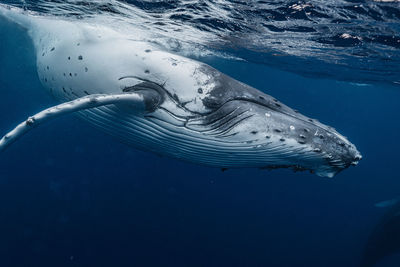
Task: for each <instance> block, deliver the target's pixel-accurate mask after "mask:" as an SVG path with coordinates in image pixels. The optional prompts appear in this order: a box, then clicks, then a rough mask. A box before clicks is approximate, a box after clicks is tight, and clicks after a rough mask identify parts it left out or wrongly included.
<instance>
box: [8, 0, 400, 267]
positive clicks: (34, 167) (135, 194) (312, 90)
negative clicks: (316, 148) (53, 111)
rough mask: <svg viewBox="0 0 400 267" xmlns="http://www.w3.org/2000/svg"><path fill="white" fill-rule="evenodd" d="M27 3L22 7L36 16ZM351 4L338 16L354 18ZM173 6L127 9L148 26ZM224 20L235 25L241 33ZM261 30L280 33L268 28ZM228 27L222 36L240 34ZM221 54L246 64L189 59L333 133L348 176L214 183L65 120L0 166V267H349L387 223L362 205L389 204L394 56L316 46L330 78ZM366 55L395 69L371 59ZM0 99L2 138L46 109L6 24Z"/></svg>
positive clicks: (235, 174) (243, 52)
mask: <svg viewBox="0 0 400 267" xmlns="http://www.w3.org/2000/svg"><path fill="white" fill-rule="evenodd" d="M7 2H9V3H13V1H7ZM15 2H16V1H15ZM27 2H28V3H25V4H26V5H27V6H28V8H32V6H33V7H34V6H35V5H34V2H33V1H32V3H30V2H29V1H27ZM54 2H57V1H54ZM100 2H101V1H100ZM109 2H110V3H113V1H109ZM352 2H354V1H348V2H347V3H348V4H349V6H350V4H351V5H352V6H354V5H357V6H358V5H359V3H358V4H357V3H356V4H354V3H352ZM152 3H153V4H152ZM154 3H155V4H154ZM177 3H178V1H164V2H147V1H135V2H131V3H130V5H132V6H135V7H136V8H140V9H141V10H142V11H144V12H148V13H149V14H154V13H157V12H158V13H163V12H167V11H168V10H170V9H172V8H173V7H174V5H177ZM204 3H208V2H206V1H205V2H204ZM211 3H212V2H211ZM232 3H234V1H232ZM363 3H364V4H365V5H366V3H369V2H363ZM289 4H290V5H291V4H295V3H289ZM289 4H287V5H289ZM302 4H307V3H306V2H304V3H302ZM317 4H318V1H316V4H315V6H317ZM374 4H375V5H378V3H377V2H374ZM238 5H239V4H238ZM331 5H332V3H331ZM385 5H386V8H387V9H390V8H392V9H393V10H394V11H393V12H392V13H393V14H394V15H392V17H391V18H390V19H392V20H396V19H399V14H400V13H399V11H398V10H399V6H398V4H396V3H394V4H393V3H392V4H391V5H392V6H390V4H385ZM171 6H172V7H171ZM112 7H113V6H112V4H110V5H108V8H109V9H111V10H112ZM328 7H329V5H328ZM328 7H324V8H328ZM175 8H176V7H175ZM183 8H185V9H186V10H190V7H188V6H184V7H183ZM231 8H232V7H231ZM330 8H332V9H333V7H332V6H330ZM33 9H34V8H33ZM103 9H104V8H103ZM320 9H322V8H320ZM332 9H331V10H332ZM356 9H357V8H356ZM34 10H35V9H34ZM46 10H47V9H46ZM193 10H198V9H196V8H195V7H194V8H193ZM277 10H279V9H277ZM315 10H319V9H317V8H316V9H315ZM315 10H311V11H310V12H316V11H315ZM324 10H325V9H324ZM348 10H350V9H349V8H348ZM368 10H373V9H368ZM105 12H110V11H107V10H106V11H105ZM200 12H204V11H203V10H200ZM248 12H250V11H248ZM264 12H265V13H263V14H264V15H263V14H262V15H263V16H266V15H265V14H267V13H268V10H265V11H264ZM282 12H283V11H282ZM338 12H339V13H340V11H338ZM370 12H372V11H370ZM396 12H397V13H396ZM250 13H251V14H253V13H254V12H253V11H251V12H250ZM283 13H284V12H283ZM328 13H329V12H327V14H328ZM240 14H245V12H242V13H240ZM329 14H330V13H329ZM396 14H397V15H396ZM116 16H118V14H117V15H116ZM249 16H250V15H249ZM260 16H261V15H260ZM320 16H321V17H322V15H320ZM346 16H348V17H350V18H351V16H350V15H349V14H347V15H346ZM371 16H373V15H371ZM376 16H378V15H376ZM284 17H285V16H284ZM286 17H287V16H286ZM236 19H237V21H236V22H235V24H234V25H242V24H241V23H240V22H241V21H242V20H241V19H240V18H239V17H237V18H236ZM353 19H355V18H353ZM388 20H389V19H388ZM189 21H190V20H189ZM270 21H272V22H275V23H276V21H279V20H278V15H276V17H274V18H270ZM217 22H218V21H217ZM220 22H221V23H222V21H220ZM272 22H271V25H272V24H273V23H272ZM384 22H385V23H388V24H390V25H392V26H391V27H392V28H391V29H392V31H393V38H392V39H395V40H397V39H396V38H398V37H396V36H398V34H397V35H396V29H397V30H398V29H399V24H398V23H397V24H396V23H395V22H393V21H390V20H389V21H385V20H384V18H382V16H381V17H380V18H378V17H377V18H375V19H374V20H373V21H372V20H371V21H369V22H368V25H371V24H372V25H375V26H376V28H378V29H381V30H382V29H383V28H384V27H383V26H382V25H383V24H384ZM182 23H184V22H182ZM190 23H197V24H199V23H203V24H200V25H197V24H196V25H197V26H203V29H202V30H203V31H206V32H207V30H208V31H210V30H209V29H208V28H207V27H209V28H211V29H218V27H219V26H218V25H220V24H212V23H211V24H210V22H205V21H202V20H195V21H190ZM340 23H343V24H345V25H346V27H348V28H352V27H351V25H348V24H346V22H339V25H340ZM373 23H375V24H373ZM184 25H187V24H184ZM234 25H232V26H229V25H228V26H220V27H228V28H229V27H232V32H234V31H235V30H236V31H237V32H242V33H243V32H244V31H242V30H241V29H236V28H235V27H234ZM385 25H386V24H385ZM353 26H354V25H353ZM358 26H359V25H358ZM178 27H179V26H178ZM270 27H272V26H270ZM282 27H283V26H282ZM337 27H340V26H337ZM354 27H355V26H354ZM301 29H303V28H301ZM364 30H365V29H364ZM310 31H311V30H310ZM327 31H328V30H327ZM305 32H306V33H307V31H305ZM316 32H317V33H318V34H321V38H322V37H324V35H322V33H321V32H320V31H316ZM246 33H247V34H249V33H248V32H246ZM257 34H258V33H257ZM351 34H352V35H354V36H355V34H353V33H351ZM374 34H375V33H374V32H373V30H370V32H369V33H367V34H366V35H368V36H370V38H372V37H371V36H373V35H374ZM383 35H384V36H386V35H388V33H385V34H383ZM247 36H248V35H247ZM332 36H336V33H332ZM332 36H331V39H332V38H333V37H332ZM264 37H265V38H266V39H268V38H269V39H271V38H273V35H272V36H268V38H267V36H264ZM279 38H281V39H284V38H283V37H282V36H281V35H280V36H279ZM307 38H308V37H307ZM313 38H314V37H313ZM379 38H380V39H379ZM379 38H378V37H377V39H379V40H381V39H382V37H379ZM294 39H299V37H296V38H294ZM333 39H334V38H333ZM339 39H340V38H339ZM342 39H343V38H342ZM343 40H347V39H346V38H345V39H343ZM343 40H339V41H343ZM357 40H358V39H357ZM363 40H366V39H365V37H364V39H363ZM371 40H372V39H371ZM242 41H243V39H242ZM292 41H293V40H292ZM226 42H228V41H227V38H224V42H223V43H217V44H216V43H213V44H212V47H213V49H215V50H217V51H218V52H221V53H227V54H230V55H233V56H234V57H240V58H242V59H246V60H236V59H234V58H233V57H220V56H215V55H213V54H207V55H205V56H202V57H201V60H202V61H203V62H206V63H208V64H210V65H212V66H213V67H215V68H217V69H218V70H220V71H222V72H224V73H226V74H229V75H230V76H232V77H234V78H236V79H238V80H240V81H242V82H245V83H247V84H249V85H251V86H254V87H255V88H258V89H260V90H263V91H264V92H266V93H268V94H270V95H272V96H274V97H276V98H278V99H280V100H281V101H282V102H284V103H285V104H287V105H288V106H290V107H293V108H296V109H298V110H300V111H301V112H302V113H303V114H306V115H308V116H311V117H316V118H318V119H319V120H320V121H322V122H324V123H326V124H328V125H333V126H335V128H337V129H338V130H339V131H340V132H341V133H343V134H345V135H346V136H347V137H348V138H349V139H350V140H351V141H352V142H353V143H354V144H356V145H357V148H358V149H359V150H360V152H361V153H362V154H363V157H364V158H363V160H362V161H361V162H360V164H359V165H358V166H356V167H352V168H349V169H347V170H345V171H343V172H341V173H340V174H339V175H337V176H336V177H335V178H334V179H327V178H321V177H317V176H315V175H312V174H309V173H293V172H291V171H288V170H274V171H266V170H255V169H243V170H228V171H225V172H221V170H219V169H215V168H208V167H202V166H197V165H194V164H189V163H185V162H180V161H177V160H173V159H169V158H161V157H158V156H156V155H153V154H150V153H146V152H141V151H137V150H134V149H132V148H130V147H128V146H126V145H123V144H120V143H119V142H118V141H116V140H115V139H113V138H112V137H110V136H108V135H106V134H104V133H102V132H99V131H98V130H96V129H94V128H93V127H91V126H90V125H88V124H87V123H85V122H83V121H81V120H79V119H78V118H76V117H74V116H69V117H64V118H62V119H60V120H56V121H53V122H51V123H49V124H46V125H44V126H43V127H40V128H38V129H37V130H35V131H32V133H30V134H29V135H27V136H25V137H24V138H22V139H21V140H19V141H18V142H16V143H15V144H14V145H13V146H12V147H10V148H9V149H8V150H7V151H5V152H4V153H2V154H1V155H0V158H1V160H0V236H1V239H0V259H1V260H0V266H327V267H329V266H359V263H360V261H361V259H362V257H363V253H364V249H365V246H366V244H367V242H368V239H369V237H370V235H371V233H372V231H373V229H374V228H375V227H376V226H377V224H378V223H379V222H380V220H381V218H382V217H383V216H384V215H385V213H386V212H387V210H388V209H387V208H377V207H375V206H374V204H375V203H377V202H380V201H383V200H389V199H393V198H396V197H398V196H399V195H400V190H399V188H400V181H399V176H400V175H399V174H398V170H397V168H398V151H400V143H399V142H398V138H399V131H400V123H399V122H400V112H399V111H400V110H399V103H398V102H399V99H400V90H399V87H398V85H397V83H396V82H397V81H399V80H400V75H399V68H398V65H396V63H398V61H396V60H397V59H398V58H399V56H400V54H399V50H398V49H399V46H398V45H397V44H396V41H394V43H393V44H392V45H390V44H389V45H387V44H382V43H384V41H382V42H381V43H380V44H379V45H377V47H375V48H376V49H375V50H374V47H371V46H373V45H374V44H375V43H377V42H378V41H375V42H374V41H369V42H367V44H365V46H368V47H362V46H363V45H364V44H359V43H357V42H356V43H355V44H354V46H353V44H346V46H345V47H346V49H348V48H349V47H350V48H351V49H350V50H352V52H354V53H355V50H363V49H365V51H372V50H373V51H375V53H372V52H371V54H366V55H364V56H357V57H355V56H354V55H351V54H348V53H347V52H344V51H343V49H342V48H343V47H344V46H342V48H338V46H335V45H332V43H329V42H325V43H328V45H327V47H325V48H320V49H322V50H324V51H326V53H327V55H326V56H327V57H328V56H329V55H331V56H332V54H334V53H336V55H339V54H340V53H343V57H342V58H341V59H338V60H339V61H340V64H339V63H338V64H336V65H335V64H333V63H332V62H331V61H330V60H325V59H323V58H322V59H321V58H319V57H318V53H317V52H315V54H313V53H310V55H309V57H305V56H304V55H303V54H300V55H293V54H291V55H290V56H285V55H284V56H282V58H283V59H280V57H277V58H278V59H276V60H275V61H272V63H271V62H266V61H268V60H269V59H270V58H272V56H271V55H272V53H277V52H276V51H275V50H273V48H271V47H270V46H266V45H264V46H258V47H257V49H255V48H254V47H245V46H243V45H242V46H240V44H241V42H239V41H237V42H234V45H231V46H229V45H228V44H227V43H226ZM387 42H389V41H387ZM189 43H190V42H189ZM232 44H233V41H232ZM301 44H303V45H305V43H304V42H301ZM203 45H204V46H206V44H202V46H203ZM224 45H225V46H224ZM210 46H211V44H210ZM288 46H289V45H288ZM224 47H225V48H226V49H225V50H224ZM310 47H311V48H312V47H313V45H312V44H310ZM335 49H336V50H335ZM299 50H301V49H300V48H299ZM378 50H379V51H380V52H381V55H383V54H384V55H386V56H387V57H388V58H392V59H393V61H390V60H386V61H385V60H383V59H382V58H379V59H376V58H374V57H373V56H372V54H374V55H377V53H376V51H378ZM232 51H233V52H232ZM285 51H286V52H287V53H288V54H290V51H289V52H288V51H287V50H285ZM178 52H179V51H178ZM278 52H279V53H283V51H278ZM256 59H258V60H256ZM291 62H293V65H292V66H290V64H291ZM301 62H306V63H307V64H304V63H301ZM353 63H354V64H353ZM286 65H289V66H286ZM365 66H368V68H369V69H368V70H367V71H366V68H365ZM393 66H397V68H396V67H393ZM324 68H326V69H324ZM335 71H337V72H335ZM374 71H375V72H374ZM366 73H370V74H371V75H366ZM369 77H370V78H371V79H369ZM0 88H1V90H0V99H1V105H0V114H1V115H0V116H1V117H0V118H1V119H0V131H1V132H2V133H5V132H7V131H8V130H10V128H11V127H13V126H14V125H15V124H16V123H17V122H20V121H21V120H22V119H24V118H25V117H26V116H27V115H31V114H34V113H36V112H38V111H40V110H42V109H44V108H46V107H49V106H51V105H54V104H56V103H57V102H56V101H55V100H54V99H52V98H51V97H50V96H49V95H47V94H46V92H45V90H43V88H42V85H41V84H40V82H39V79H38V77H37V73H36V66H35V57H34V54H33V47H32V44H31V41H30V39H29V37H28V36H27V34H26V32H24V30H23V29H21V28H20V27H18V26H16V25H14V24H13V23H11V22H9V21H7V20H5V19H4V18H0ZM399 227H400V226H399ZM385 261H386V262H384V263H382V264H386V265H382V266H399V265H398V257H397V258H396V257H395V256H392V257H391V258H388V259H385ZM379 266H381V265H379Z"/></svg>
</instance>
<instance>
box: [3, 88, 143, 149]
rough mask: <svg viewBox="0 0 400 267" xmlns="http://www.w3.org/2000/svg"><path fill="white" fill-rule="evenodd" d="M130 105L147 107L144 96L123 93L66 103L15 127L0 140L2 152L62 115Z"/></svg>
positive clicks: (99, 95)
mask: <svg viewBox="0 0 400 267" xmlns="http://www.w3.org/2000/svg"><path fill="white" fill-rule="evenodd" d="M111 104H114V105H120V104H124V105H129V106H130V107H132V110H137V111H138V112H140V111H143V110H145V108H146V106H145V103H144V98H143V95H141V94H138V93H123V94H112V95H109V94H107V95H106V94H98V95H88V96H84V97H81V98H78V99H75V100H73V101H70V102H65V103H62V104H60V105H57V106H54V107H51V108H48V109H45V110H43V111H41V112H39V113H37V114H35V115H33V116H31V117H29V118H28V119H26V120H25V121H23V122H22V123H20V124H19V125H18V126H17V127H15V128H14V129H13V130H12V131H10V132H9V133H7V134H6V135H4V136H3V138H1V140H0V151H3V150H5V149H6V148H7V147H8V146H9V145H11V144H12V143H13V142H15V141H16V140H17V139H18V138H20V137H21V136H23V135H24V134H25V133H27V132H28V131H30V130H31V129H33V128H34V127H36V126H38V125H39V124H41V123H43V122H47V121H49V120H51V119H54V118H58V117H60V116H62V115H65V114H69V113H73V112H77V111H81V110H85V109H91V108H96V107H100V106H105V105H111Z"/></svg>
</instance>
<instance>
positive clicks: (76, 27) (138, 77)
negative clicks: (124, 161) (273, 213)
mask: <svg viewBox="0 0 400 267" xmlns="http://www.w3.org/2000/svg"><path fill="white" fill-rule="evenodd" d="M0 8H1V7H0ZM2 13H3V15H4V16H6V17H8V18H10V19H12V20H14V21H16V22H17V23H19V24H21V25H22V26H24V27H25V28H27V29H28V32H29V34H30V36H31V37H32V40H33V43H34V46H35V49H36V58H37V70H38V75H39V78H40V80H41V82H42V84H43V86H44V87H45V88H46V89H47V90H48V91H49V93H50V94H52V95H53V96H54V97H55V98H56V99H57V100H59V101H61V102H65V101H71V100H73V99H76V98H79V97H84V96H86V95H92V94H121V93H130V92H134V93H137V94H140V95H141V96H142V97H143V101H144V104H145V108H144V109H143V110H140V111H137V110H135V109H133V108H130V107H129V105H107V106H101V107H97V108H92V109H87V110H84V111H80V115H81V117H82V118H84V119H85V120H87V121H88V122H90V123H92V124H94V125H95V126H97V127H99V128H100V129H102V130H104V131H105V132H107V133H109V134H111V135H113V136H116V137H117V138H119V139H121V140H122V141H124V142H126V143H128V144H130V145H132V146H133V147H135V148H138V149H141V150H145V151H152V152H154V153H157V154H161V155H166V156H170V157H173V158H177V159H182V160H185V161H189V162H194V163H198V164H204V165H208V166H214V167H219V168H250V167H255V168H268V169H271V168H292V169H294V170H310V171H311V172H315V173H316V174H317V175H320V176H325V177H333V176H334V175H335V174H336V173H338V172H339V171H341V170H343V169H345V168H347V167H348V166H350V165H355V164H357V162H358V161H359V160H360V159H361V156H360V153H359V152H358V151H357V149H356V148H355V146H354V145H353V144H351V143H350V142H349V141H348V140H347V139H346V138H345V137H343V136H342V135H340V134H339V133H338V132H337V131H335V130H334V129H333V128H331V127H329V126H326V125H324V124H322V123H320V122H318V121H316V120H313V119H310V118H308V117H306V116H304V115H302V114H300V113H298V112H297V111H294V110H293V109H291V108H289V107H288V106H286V105H284V104H283V103H281V102H279V101H278V100H276V99H275V98H273V97H271V96H269V95H267V94H265V93H263V92H261V91H259V90H257V89H255V88H252V87H250V86H248V85H246V84H244V83H242V82H239V81H237V80H235V79H233V78H231V77H229V76H227V75H225V74H223V73H221V72H219V71H218V70H216V69H214V68H212V67H210V66H208V65H206V64H204V63H201V62H198V61H196V60H192V59H189V58H186V57H182V56H179V55H175V54H171V53H169V52H166V51H162V50H161V49H159V48H158V47H157V46H154V45H152V44H151V43H149V42H142V41H136V40H133V39H131V38H129V37H127V36H125V35H124V34H121V33H118V32H116V31H113V30H112V29H110V28H106V27H104V26H100V25H95V24H90V23H84V22H71V21H63V20H60V19H59V18H57V20H55V19H52V18H43V17H38V16H33V15H22V14H20V13H19V11H18V10H17V11H16V10H6V9H5V8H4V7H3V8H2Z"/></svg>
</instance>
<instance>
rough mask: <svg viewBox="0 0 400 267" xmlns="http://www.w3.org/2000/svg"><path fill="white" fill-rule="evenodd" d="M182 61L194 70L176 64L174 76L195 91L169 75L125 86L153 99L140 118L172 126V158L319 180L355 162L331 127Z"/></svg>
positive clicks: (352, 149)
mask: <svg viewBox="0 0 400 267" xmlns="http://www.w3.org/2000/svg"><path fill="white" fill-rule="evenodd" d="M182 62H183V61H181V63H182ZM189 62H190V63H191V64H192V65H196V64H197V65H196V67H195V68H193V69H194V70H193V69H191V68H190V66H188V65H187V64H186V66H185V64H184V63H182V65H183V66H181V67H182V69H181V71H178V73H179V75H178V77H179V78H182V77H186V78H187V77H189V78H188V79H189V80H196V82H194V84H196V86H197V89H196V90H194V89H193V88H192V87H193V86H190V83H188V82H187V81H186V82H185V81H178V80H179V79H178V78H177V79H178V80H175V81H174V80H173V79H172V77H174V76H173V75H170V76H169V79H168V80H167V81H166V82H164V83H163V84H156V83H153V82H152V81H151V80H145V79H142V82H141V83H139V85H137V86H133V87H128V90H129V91H131V90H133V91H135V90H136V91H140V92H143V91H148V92H149V91H152V92H157V94H159V95H160V97H159V98H157V99H158V100H157V101H153V102H151V103H153V104H154V105H151V106H150V107H149V108H148V109H149V110H151V113H150V114H149V115H148V118H150V119H153V120H154V119H155V121H158V120H162V121H164V122H168V123H172V124H174V125H180V128H179V131H180V133H181V137H180V141H179V142H177V143H175V145H174V147H175V149H179V150H181V151H180V153H179V154H180V156H181V155H182V154H183V152H182V151H185V152H187V151H190V153H191V155H189V153H188V154H186V156H184V157H183V158H184V159H188V160H189V161H194V162H197V163H204V164H206V165H212V166H217V167H221V168H236V167H256V168H262V169H276V168H289V169H293V170H295V171H302V170H308V171H310V172H312V173H315V174H317V175H319V176H323V177H333V176H334V175H335V174H337V173H338V172H340V171H341V170H343V169H346V168H347V167H349V166H351V165H356V164H357V163H358V161H359V160H360V159H361V155H360V153H359V152H358V151H357V149H356V147H355V146H354V145H353V144H352V143H350V142H349V141H348V140H347V139H346V138H345V137H344V136H342V135H341V134H339V133H338V132H337V131H336V130H335V129H333V128H332V127H329V126H326V125H324V124H322V123H320V122H318V121H317V120H315V119H311V118H308V117H306V116H304V115H302V114H300V113H299V112H297V111H295V110H293V109H291V108H290V107H288V106H286V105H284V104H283V103H281V102H280V101H278V100H277V99H275V98H273V97H272V96H270V95H267V94H265V93H263V92H261V91H259V90H257V89H255V88H253V87H251V86H249V85H246V84H244V83H242V82H239V81H237V80H235V79H233V78H231V77H229V76H227V75H225V74H223V73H221V72H219V71H218V70H216V69H214V68H212V67H211V66H208V65H206V64H202V63H199V62H192V61H189ZM158 65H162V64H158ZM175 68H179V66H176V67H175ZM164 69H165V66H164ZM178 70H179V69H178ZM185 70H186V71H187V70H189V73H191V74H190V75H189V74H188V75H185ZM152 71H153V70H152ZM156 71H157V70H156ZM131 78H132V77H131ZM136 78H137V77H136ZM182 85H184V86H182ZM196 86H194V87H195V88H196ZM126 90H127V89H126ZM188 92H190V93H189V94H188ZM185 95H186V99H185V98H184V96H185ZM160 99H162V101H160ZM179 123H180V124H179ZM164 127H166V126H164ZM186 138H187V139H188V140H189V138H190V139H191V140H192V139H193V140H196V141H194V142H195V147H193V146H189V145H186V146H185V144H186V140H185V139H186ZM193 155H195V156H193Z"/></svg>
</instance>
